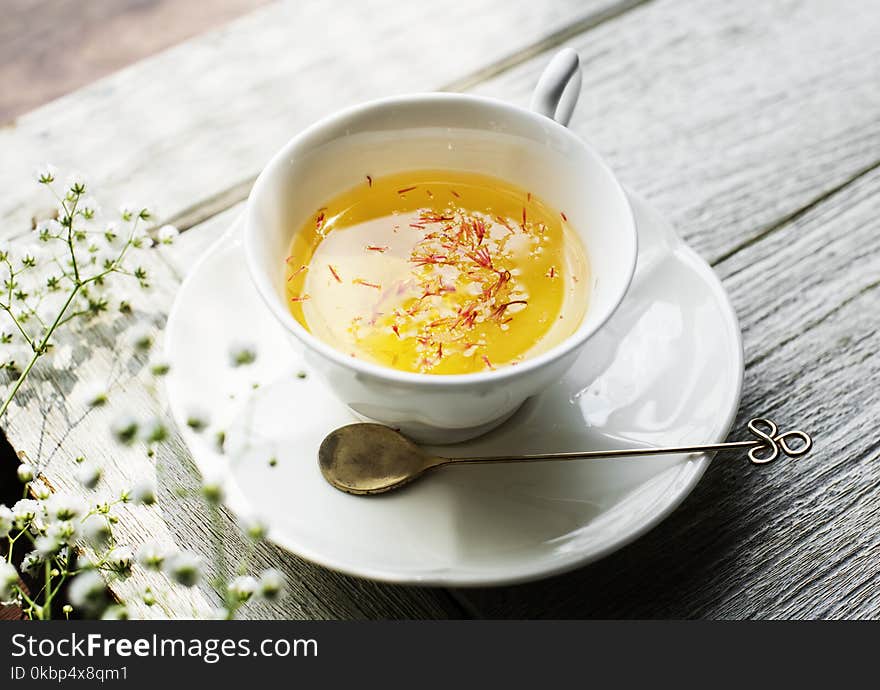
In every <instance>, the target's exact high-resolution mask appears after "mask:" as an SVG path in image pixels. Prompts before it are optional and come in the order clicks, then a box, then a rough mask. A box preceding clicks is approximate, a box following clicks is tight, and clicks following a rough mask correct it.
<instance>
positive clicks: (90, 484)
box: [76, 462, 102, 489]
mask: <svg viewBox="0 0 880 690" xmlns="http://www.w3.org/2000/svg"><path fill="white" fill-rule="evenodd" d="M101 475H102V472H101V468H100V467H98V466H97V465H96V464H95V463H93V462H84V463H83V464H81V465H80V466H79V469H77V471H76V478H77V481H79V483H80V484H82V485H83V486H84V487H85V488H87V489H94V488H95V487H96V486H98V482H100V481H101Z"/></svg>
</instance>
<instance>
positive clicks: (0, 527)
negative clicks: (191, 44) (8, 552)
mask: <svg viewBox="0 0 880 690" xmlns="http://www.w3.org/2000/svg"><path fill="white" fill-rule="evenodd" d="M14 523H15V515H14V514H13V512H12V511H11V510H10V509H9V506H5V505H0V539H5V538H6V537H8V536H9V533H10V532H11V531H12V526H13V524H14Z"/></svg>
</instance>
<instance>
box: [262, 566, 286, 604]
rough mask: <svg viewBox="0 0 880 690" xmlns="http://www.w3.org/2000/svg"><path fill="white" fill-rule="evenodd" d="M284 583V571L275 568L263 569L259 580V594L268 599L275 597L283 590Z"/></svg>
mask: <svg viewBox="0 0 880 690" xmlns="http://www.w3.org/2000/svg"><path fill="white" fill-rule="evenodd" d="M284 585H285V580H284V573H282V572H281V571H280V570H277V569H276V568H269V569H268V570H264V571H263V573H262V574H261V575H260V580H259V593H260V596H261V597H263V598H264V599H268V600H270V601H272V600H274V599H277V598H278V597H279V596H281V594H282V592H283V591H284Z"/></svg>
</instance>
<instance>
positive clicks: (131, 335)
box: [127, 324, 153, 352]
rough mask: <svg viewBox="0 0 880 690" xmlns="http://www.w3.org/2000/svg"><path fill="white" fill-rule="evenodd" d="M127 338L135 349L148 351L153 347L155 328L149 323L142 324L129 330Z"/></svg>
mask: <svg viewBox="0 0 880 690" xmlns="http://www.w3.org/2000/svg"><path fill="white" fill-rule="evenodd" d="M127 339H128V342H129V344H130V345H131V346H132V347H133V348H134V349H135V350H140V351H141V352H147V351H148V350H149V349H150V348H151V347H153V329H152V328H151V327H150V326H148V325H145V324H140V325H138V326H135V327H134V328H132V329H130V330H129V331H128V334H127Z"/></svg>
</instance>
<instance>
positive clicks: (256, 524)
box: [241, 514, 269, 539]
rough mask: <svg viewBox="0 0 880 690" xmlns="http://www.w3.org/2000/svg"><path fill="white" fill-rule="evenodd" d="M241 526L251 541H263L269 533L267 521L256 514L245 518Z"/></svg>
mask: <svg viewBox="0 0 880 690" xmlns="http://www.w3.org/2000/svg"><path fill="white" fill-rule="evenodd" d="M241 526H242V528H243V529H244V531H245V533H246V534H247V535H248V536H249V537H250V538H251V539H263V538H264V537H265V536H266V533H267V532H268V531H269V526H268V525H267V524H266V521H265V520H264V519H263V518H261V517H259V516H258V515H254V514H251V515H247V516H245V517H243V518H242V519H241Z"/></svg>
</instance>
